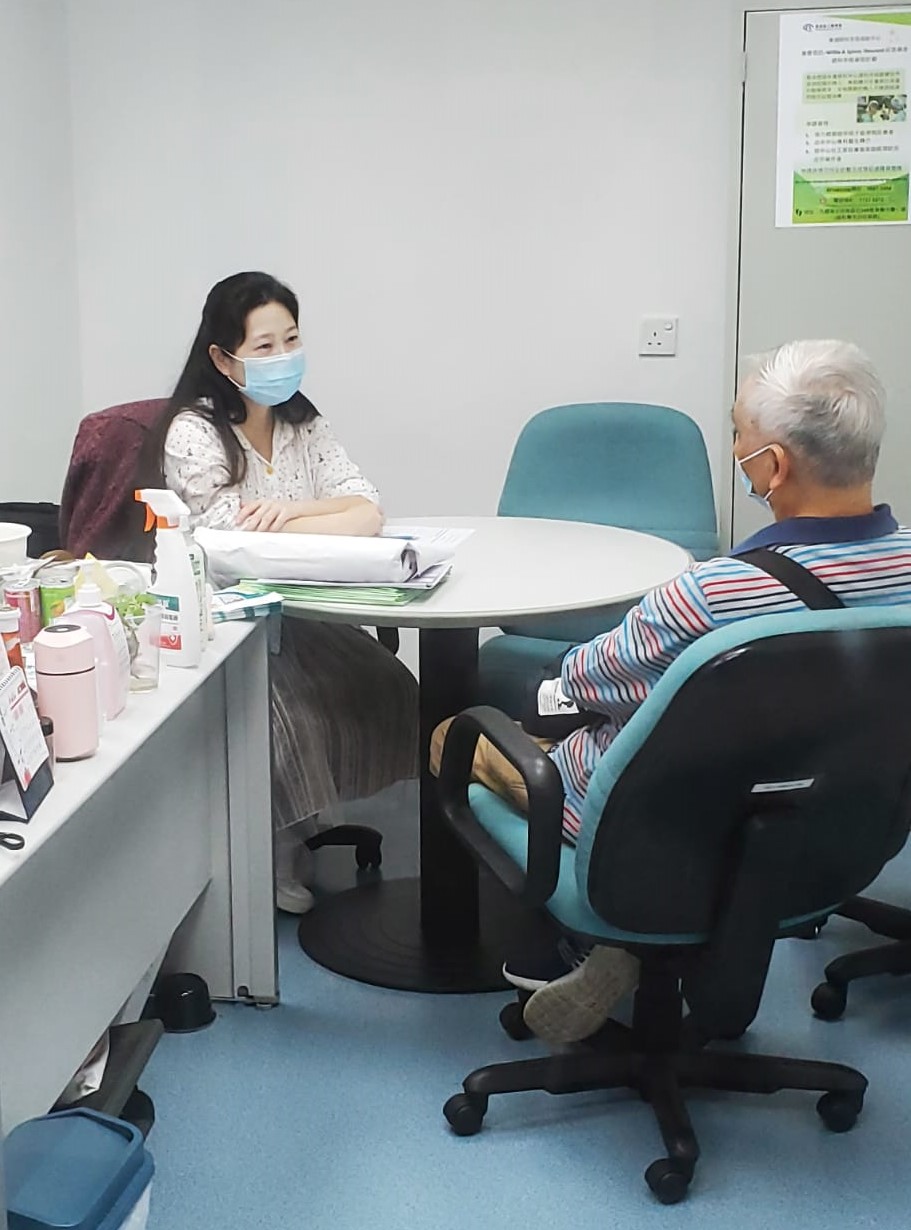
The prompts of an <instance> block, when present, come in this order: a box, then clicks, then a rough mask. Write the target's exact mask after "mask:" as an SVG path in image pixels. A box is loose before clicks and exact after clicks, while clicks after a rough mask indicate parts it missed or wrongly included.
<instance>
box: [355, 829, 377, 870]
mask: <svg viewBox="0 0 911 1230" xmlns="http://www.w3.org/2000/svg"><path fill="white" fill-rule="evenodd" d="M382 844H383V839H382V837H380V836H379V834H377V837H376V839H375V840H372V841H359V842H358V843H357V845H356V846H355V847H354V859H355V862H356V863H357V865H358V869H359V870H360V871H366V870H367V868H368V867H369V868H371V869H372V870H373V871H376V870H377V869H378V868H380V867H381V866H382V865H383V851H382V848H381V847H382Z"/></svg>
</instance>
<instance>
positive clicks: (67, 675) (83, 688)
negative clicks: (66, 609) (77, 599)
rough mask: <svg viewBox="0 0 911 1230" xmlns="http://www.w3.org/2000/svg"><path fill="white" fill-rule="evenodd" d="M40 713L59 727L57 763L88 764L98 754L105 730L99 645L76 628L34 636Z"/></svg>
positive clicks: (58, 626) (44, 630)
mask: <svg viewBox="0 0 911 1230" xmlns="http://www.w3.org/2000/svg"><path fill="white" fill-rule="evenodd" d="M34 644H35V675H36V677H37V680H38V712H39V713H40V714H41V716H42V717H48V718H50V719H51V721H52V722H53V723H54V751H55V753H56V757H57V759H58V760H83V759H84V758H85V757H86V756H94V754H95V752H97V750H98V737H99V731H100V728H101V717H100V710H99V707H98V687H97V684H96V681H95V642H94V641H93V640H92V637H91V635H90V634H89V633H88V632H86V630H85V629H84V628H80V627H79V626H78V625H77V624H66V623H61V624H51V625H50V626H49V627H47V628H42V629H41V631H40V632H39V633H38V635H37V636H36V637H35V642H34Z"/></svg>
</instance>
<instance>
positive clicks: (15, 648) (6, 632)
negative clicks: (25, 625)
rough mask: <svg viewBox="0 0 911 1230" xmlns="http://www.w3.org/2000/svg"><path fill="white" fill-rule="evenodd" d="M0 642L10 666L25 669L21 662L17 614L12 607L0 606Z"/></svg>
mask: <svg viewBox="0 0 911 1230" xmlns="http://www.w3.org/2000/svg"><path fill="white" fill-rule="evenodd" d="M0 640H2V641H3V647H4V649H5V650H6V657H7V660H8V662H9V664H10V666H19V667H21V668H22V669H23V670H24V669H25V663H24V662H23V661H22V638H21V636H20V635H19V612H18V611H17V609H16V608H15V607H14V606H8V605H5V604H4V605H3V606H0Z"/></svg>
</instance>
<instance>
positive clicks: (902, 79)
mask: <svg viewBox="0 0 911 1230" xmlns="http://www.w3.org/2000/svg"><path fill="white" fill-rule="evenodd" d="M909 83H911V8H907V9H904V10H902V11H897V12H885V11H882V10H870V9H857V10H847V11H845V10H839V11H835V12H831V13H826V12H821V11H819V10H816V11H814V12H810V13H785V14H782V17H781V28H780V36H779V49H778V177H777V180H778V183H777V200H776V209H775V224H776V226H780V227H790V226H827V225H828V226H831V225H833V224H834V225H842V226H845V225H850V226H869V225H875V224H882V223H907V222H908V221H909V214H908V184H909V173H911V122H909V120H908V93H909Z"/></svg>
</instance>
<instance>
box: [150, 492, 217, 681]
mask: <svg viewBox="0 0 911 1230" xmlns="http://www.w3.org/2000/svg"><path fill="white" fill-rule="evenodd" d="M136 499H137V500H138V501H140V503H143V504H145V505H146V510H147V511H146V529H147V530H150V529H152V528H153V527H154V528H155V580H154V581H153V582H152V586H151V588H150V590H149V593H151V594H153V595H154V596H155V597H156V598H157V599H158V601H159V603H160V604H161V607H162V618H161V660H162V662H164V663H167V664H168V665H170V666H191V667H192V666H198V665H199V660H200V657H201V655H202V636H201V632H200V628H201V623H200V609H199V588H198V585H197V579H196V570H195V569H194V565H193V560H192V557H191V555H190V550H189V547H188V544H187V537H186V536H185V534H184V531H183V530H182V529H181V524H180V519H181V517H189V515H190V510H189V509H188V508H187V506H186V504H184V502H183V500H182V499H181V498H180V497H179V496H178V495H175V494H174V492H173V491H167V490H161V489H157V488H156V489H153V488H148V487H147V488H144V489H143V490H142V491H137V492H136Z"/></svg>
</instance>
